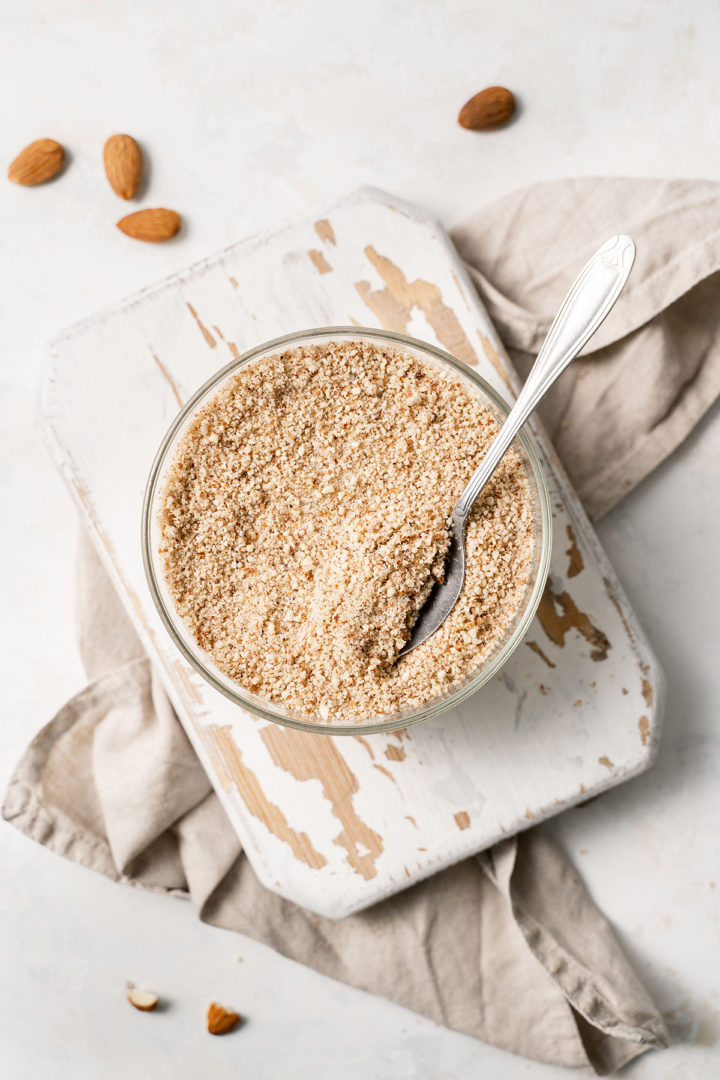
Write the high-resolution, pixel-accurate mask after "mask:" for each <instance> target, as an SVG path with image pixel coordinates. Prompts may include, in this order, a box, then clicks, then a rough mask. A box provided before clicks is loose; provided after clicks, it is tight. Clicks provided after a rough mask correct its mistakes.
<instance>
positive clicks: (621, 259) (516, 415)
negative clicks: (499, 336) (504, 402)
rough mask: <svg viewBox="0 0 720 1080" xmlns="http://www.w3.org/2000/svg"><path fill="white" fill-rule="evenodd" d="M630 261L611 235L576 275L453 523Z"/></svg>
mask: <svg viewBox="0 0 720 1080" xmlns="http://www.w3.org/2000/svg"><path fill="white" fill-rule="evenodd" d="M634 260H635V245H634V244H633V242H632V240H631V239H630V237H629V236H622V235H621V236H614V237H613V238H612V239H611V240H608V241H607V243H605V244H603V246H602V247H601V248H600V249H599V250H598V251H596V252H595V254H594V255H593V256H592V258H591V259H590V260H589V262H587V263H586V264H585V266H584V267H583V269H582V270H581V271H580V273H579V275H578V277H577V278H576V279H575V281H574V283H573V285H572V288H571V289H570V292H569V293H568V294H567V296H566V297H565V300H564V301H563V305H562V307H561V308H560V310H559V312H558V313H557V315H556V316H555V319H554V321H553V324H552V326H551V327H550V330H549V332H548V335H547V337H546V338H545V341H544V342H543V346H542V348H541V350H540V352H539V353H538V357H537V359H536V361H535V363H534V364H533V366H532V370H531V372H530V374H529V375H528V377H527V379H526V380H525V385H524V386H523V388H522V390H521V391H520V393H519V395H518V398H517V401H516V402H515V404H514V405H513V407H512V409H511V411H510V413H509V414H508V417H507V419H506V420H505V423H504V424H503V426H502V427H501V428H500V431H499V432H498V434H497V435H496V437H495V440H494V442H493V443H492V445H491V447H490V449H489V450H488V452H487V454H486V455H485V457H484V458H483V459H482V461H481V462H480V465H479V466H478V468H477V469H476V470H475V472H474V473H473V475H472V477H471V478H470V482H469V483H468V485H467V487H466V488H465V490H464V491H463V493H462V495H461V496H460V498H459V500H458V502H457V505H456V506H455V509H454V510H453V518H454V520H455V522H456V523H457V524H459V525H460V524H464V523H465V521H466V520H467V517H468V514H469V513H470V511H471V510H472V507H473V503H474V502H475V500H476V499H477V497H478V495H479V494H480V492H481V491H482V489H483V488H484V487H485V485H486V484H487V482H488V480H489V479H490V477H491V476H492V474H493V473H494V472H495V469H496V468H497V467H498V465H499V464H500V462H501V461H502V459H503V457H504V456H505V454H506V453H507V450H508V448H509V447H510V444H511V443H512V441H513V439H514V438H515V436H516V435H517V433H518V431H519V430H520V428H521V427H522V426H523V424H524V423H525V421H526V420H527V418H528V417H529V416H530V413H532V412H533V410H534V409H535V408H536V407H537V405H538V404H539V403H540V401H541V400H542V398H543V397H544V396H545V394H546V393H547V392H548V390H549V389H550V387H551V386H552V385H553V383H554V382H555V380H556V379H557V378H558V376H559V375H561V374H562V372H563V371H564V370H565V368H566V367H567V366H568V364H569V363H570V361H571V360H573V359H574V358H575V357H576V356H577V354H578V353H579V352H580V350H581V349H582V347H583V345H585V344H586V343H587V342H588V341H589V340H590V338H591V337H592V335H593V334H594V333H595V331H596V330H597V328H598V327H599V326H600V323H601V322H602V321H603V319H604V318H605V316H606V315H607V314H608V312H609V311H610V309H611V308H612V306H613V304H614V303H615V301H616V300H617V298H618V297H619V295H620V293H621V292H622V290H623V286H624V285H625V282H626V281H627V279H628V275H629V273H630V271H631V269H632V265H633V262H634Z"/></svg>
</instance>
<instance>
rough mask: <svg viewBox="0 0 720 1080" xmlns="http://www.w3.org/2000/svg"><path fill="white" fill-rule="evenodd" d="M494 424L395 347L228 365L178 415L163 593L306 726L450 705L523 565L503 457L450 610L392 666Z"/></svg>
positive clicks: (519, 473)
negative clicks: (434, 701) (438, 702)
mask: <svg viewBox="0 0 720 1080" xmlns="http://www.w3.org/2000/svg"><path fill="white" fill-rule="evenodd" d="M497 426H498V425H497V420H496V417H495V414H494V412H492V411H491V410H490V409H489V408H488V407H487V406H486V405H485V404H484V403H483V401H482V400H480V399H479V398H478V397H476V396H474V395H473V394H472V393H471V392H470V391H469V390H468V389H467V384H466V383H465V382H464V381H462V380H461V379H460V378H459V377H454V376H452V375H451V374H445V373H444V372H441V371H439V370H438V369H437V368H435V367H434V366H433V365H431V364H430V363H429V362H425V361H422V360H420V359H417V358H416V357H414V356H412V355H410V354H409V353H405V352H402V351H400V350H398V349H397V348H394V347H389V346H388V347H385V346H381V345H377V344H371V343H367V342H361V341H341V342H330V343H325V344H322V345H307V346H302V347H297V348H291V349H288V350H286V351H285V352H283V353H280V354H276V355H273V356H266V357H264V358H262V359H260V360H257V361H254V362H253V363H251V364H248V365H247V366H245V367H243V368H241V369H240V371H239V372H238V373H237V374H236V375H234V376H232V377H231V378H230V379H229V380H227V381H226V382H225V383H224V384H223V386H222V388H221V389H220V390H219V391H218V392H217V393H216V394H215V396H214V397H213V398H212V399H211V400H210V401H208V402H207V403H206V404H205V405H203V406H202V407H201V408H200V409H199V411H198V412H197V413H196V415H195V416H194V418H193V419H192V422H191V424H190V426H189V428H188V429H187V430H186V432H185V434H184V435H183V436H182V438H181V440H180V442H179V445H178V447H177V449H176V452H175V455H174V459H173V462H172V464H171V466H170V468H169V471H168V473H167V475H166V478H165V480H164V485H163V489H162V491H161V495H160V501H159V507H160V511H159V515H160V517H159V525H160V536H161V545H160V554H161V558H162V562H163V566H164V572H165V577H166V581H167V584H168V587H169V590H170V593H171V596H172V599H173V602H174V604H175V606H176V608H177V611H178V612H179V614H180V615H181V616H182V618H183V620H184V621H185V624H186V625H187V627H188V629H189V631H190V633H191V634H192V635H193V637H194V639H195V640H196V642H197V643H198V644H199V645H200V646H201V648H202V649H203V650H204V651H205V652H206V653H207V655H208V656H209V658H210V659H211V660H212V662H213V663H214V664H215V665H216V666H217V668H219V669H220V670H221V671H222V672H224V673H225V674H226V675H228V676H229V677H230V678H231V679H232V680H234V681H236V682H237V683H238V684H239V685H240V686H241V687H243V688H245V689H246V690H250V691H251V692H252V693H254V694H257V695H259V696H260V697H262V698H265V699H266V700H268V701H270V702H273V703H275V704H276V705H278V706H281V707H283V708H284V709H288V710H291V711H293V712H295V713H296V714H301V715H302V716H303V717H304V718H306V719H311V720H315V721H316V722H325V723H327V722H333V721H337V722H347V721H353V720H357V721H360V720H367V719H370V718H374V717H387V716H388V715H389V714H392V713H396V712H399V711H401V710H405V709H409V708H417V707H418V706H420V705H422V704H423V703H424V702H426V701H428V700H429V699H430V698H434V697H436V696H438V695H444V694H446V693H447V692H448V691H449V690H450V689H452V688H454V687H455V686H456V685H457V684H458V683H460V682H462V681H463V680H464V679H466V678H467V676H469V675H470V674H471V673H472V672H473V671H474V669H476V668H477V667H478V666H479V665H480V664H481V663H482V662H483V661H484V660H486V659H487V657H488V656H489V654H491V653H492V652H493V650H494V649H495V648H496V647H497V645H498V643H499V642H500V641H501V639H503V638H504V637H505V635H506V632H507V631H508V629H509V628H510V626H511V625H512V624H513V622H514V620H515V618H516V617H517V615H518V613H519V610H520V608H521V606H522V605H523V600H524V599H525V594H526V588H527V583H528V575H529V573H530V571H531V567H532V562H533V545H534V541H533V529H534V519H533V508H532V501H531V495H530V490H529V485H528V481H527V477H526V474H525V470H524V467H523V465H522V463H521V460H520V457H519V455H518V454H517V452H516V451H515V450H510V451H509V452H508V454H507V455H506V456H505V458H504V460H503V462H502V463H501V465H500V466H499V468H498V469H497V471H496V472H495V475H494V476H493V478H492V480H491V481H490V483H489V484H488V486H487V487H486V488H485V490H484V492H483V493H482V495H481V497H480V499H479V500H478V501H477V503H476V504H475V507H474V508H473V511H472V514H471V516H470V520H469V522H468V526H467V576H466V581H465V586H464V589H463V592H462V594H461V596H460V599H459V600H458V602H457V604H456V605H455V608H454V609H453V611H452V613H451V615H450V616H449V618H448V619H447V621H446V622H445V623H444V624H443V626H441V627H440V628H439V629H438V630H437V631H436V633H435V634H434V635H433V636H432V637H431V638H430V639H429V640H428V641H426V642H425V643H424V644H423V645H420V646H418V648H416V649H415V650H413V651H412V652H411V653H409V654H408V655H407V656H405V657H402V658H401V659H399V660H398V659H397V656H398V653H399V651H400V650H401V649H402V647H403V645H404V644H405V642H406V641H407V640H408V638H409V636H410V630H411V627H412V625H413V623H414V621H415V619H416V618H417V614H418V612H419V610H420V607H421V606H422V604H423V602H424V600H425V599H426V597H427V595H428V594H429V592H430V589H431V588H432V585H433V583H434V582H435V581H436V580H438V579H441V578H442V573H443V565H444V557H445V554H446V551H447V547H448V542H449V534H448V529H447V522H448V518H449V515H450V512H451V510H452V508H453V506H454V505H455V503H456V502H457V499H458V498H459V496H460V494H461V492H462V490H463V488H464V487H465V485H466V483H467V481H468V480H469V478H470V476H471V474H472V472H473V470H474V469H475V468H476V466H477V465H478V464H479V462H480V460H481V458H482V457H483V455H484V454H485V452H486V450H487V448H488V447H489V445H490V442H491V441H492V439H493V437H494V436H495V434H496V432H497Z"/></svg>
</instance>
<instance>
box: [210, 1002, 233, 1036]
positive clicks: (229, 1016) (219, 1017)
mask: <svg viewBox="0 0 720 1080" xmlns="http://www.w3.org/2000/svg"><path fill="white" fill-rule="evenodd" d="M239 1023H240V1014H239V1013H236V1012H233V1011H232V1009H225V1008H223V1006H222V1005H218V1003H217V1002H216V1001H213V1002H212V1003H211V1005H210V1006H209V1008H208V1013H207V1029H208V1031H209V1032H210V1034H211V1035H227V1033H228V1031H232V1029H233V1028H234V1027H236V1026H237V1025H238V1024H239Z"/></svg>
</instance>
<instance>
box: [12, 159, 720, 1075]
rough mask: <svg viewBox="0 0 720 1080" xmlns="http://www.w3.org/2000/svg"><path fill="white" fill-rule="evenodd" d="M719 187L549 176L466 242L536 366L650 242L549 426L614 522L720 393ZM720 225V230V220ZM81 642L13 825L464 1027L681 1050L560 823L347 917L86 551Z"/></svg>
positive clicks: (616, 1058)
mask: <svg viewBox="0 0 720 1080" xmlns="http://www.w3.org/2000/svg"><path fill="white" fill-rule="evenodd" d="M718 198H720V192H718V188H717V185H712V184H704V183H685V182H683V183H667V182H654V181H634V180H598V181H592V180H582V181H563V182H557V183H554V184H541V185H538V186H537V187H534V188H531V189H529V190H527V191H521V192H518V193H516V194H514V195H511V196H509V197H507V198H506V199H504V200H502V201H501V202H500V203H498V204H496V205H494V206H491V207H490V208H488V209H487V210H485V211H483V212H482V213H480V214H479V215H476V217H475V218H473V219H472V220H471V221H470V222H469V223H468V224H466V225H465V226H463V227H461V228H459V229H457V230H456V232H455V234H454V238H455V240H456V243H457V244H458V246H459V248H460V250H461V252H462V254H463V256H464V258H465V259H466V261H467V263H468V265H469V267H470V269H471V273H472V274H473V276H474V277H475V280H476V282H477V284H478V288H479V289H480V292H481V295H482V297H483V299H484V300H485V302H486V304H487V305H488V307H489V308H490V310H491V313H492V315H493V317H494V319H495V320H496V323H497V325H498V328H499V330H500V333H501V335H502V336H503V338H504V340H505V341H506V343H507V345H508V346H509V348H510V349H511V350H512V355H513V357H514V358H515V359H516V360H517V362H518V363H519V366H520V367H521V368H522V367H523V366H524V365H525V364H526V362H527V357H528V355H530V354H532V352H533V350H534V349H536V348H537V347H538V346H539V344H540V341H541V338H542V336H543V333H544V330H545V329H546V328H547V326H548V325H549V321H550V319H551V318H552V315H553V313H554V311H555V310H556V308H557V307H558V305H559V302H560V300H561V298H562V295H561V294H562V293H563V291H564V290H565V289H566V287H567V284H568V282H569V281H570V280H571V279H572V277H573V276H574V274H575V272H576V271H577V268H578V266H579V265H580V264H581V262H582V259H583V256H584V255H585V254H588V255H589V254H590V253H591V251H592V250H593V249H594V248H595V247H597V246H598V245H599V243H600V242H602V241H604V240H605V239H607V237H608V236H609V235H611V234H612V233H614V232H618V231H621V230H623V231H626V232H629V233H630V234H631V235H632V236H633V238H634V239H635V241H636V243H637V246H638V252H639V254H638V264H637V267H636V269H635V271H634V273H633V277H632V278H631V285H630V287H629V293H628V295H627V297H624V298H623V301H621V305H622V306H620V305H619V306H618V308H617V309H616V312H614V313H613V316H611V319H610V320H608V323H607V324H606V325H605V327H604V328H603V330H602V331H601V334H602V335H603V336H602V337H600V338H598V339H597V340H596V342H595V344H596V345H598V344H599V345H600V346H601V347H600V348H599V349H597V350H596V351H595V352H593V353H590V354H589V355H588V357H587V359H581V360H580V361H577V362H576V363H575V364H574V365H573V366H572V367H571V368H570V369H569V371H568V372H566V374H565V375H564V376H563V379H562V381H561V383H560V384H559V385H558V387H557V388H556V391H555V396H554V400H552V401H551V402H550V403H549V406H548V412H547V421H548V424H549V428H550V431H551V434H552V435H553V437H554V439H555V442H556V445H557V447H558V449H559V450H560V453H561V455H562V456H563V459H564V461H565V463H566V465H567V467H568V469H569V471H570V473H571V475H572V476H573V478H574V479H575V482H576V484H577V485H578V487H579V489H580V491H581V494H582V495H583V498H584V499H585V501H586V504H587V505H588V506H589V508H590V509H591V511H592V512H593V513H594V514H595V515H596V516H598V515H599V514H601V513H602V512H603V510H605V509H607V508H608V507H610V506H611V505H613V504H614V503H615V502H616V501H617V500H618V499H619V498H620V497H621V496H622V495H623V494H624V492H625V491H626V490H628V489H629V488H630V487H631V486H633V484H635V483H637V482H638V481H639V480H640V479H642V477H643V476H644V475H646V474H647V472H648V471H649V470H650V469H652V468H653V467H654V465H656V464H657V463H658V462H659V461H660V460H661V459H662V457H663V456H664V455H665V454H667V453H669V452H670V451H671V450H672V449H673V448H674V447H675V446H676V445H677V444H678V442H679V441H680V440H681V439H682V438H683V437H684V435H685V434H687V432H688V431H689V430H690V429H691V427H692V426H693V424H694V423H695V422H696V421H697V419H698V418H699V417H700V416H701V415H702V413H703V412H704V411H705V410H706V409H707V408H708V407H709V406H710V404H711V403H712V401H713V400H714V399H715V397H716V396H717V394H718V392H719V391H720V305H718V304H717V303H716V302H715V298H716V297H717V291H718V285H719V282H718V270H719V269H720V231H719V229H718V224H717V223H718V221H720V218H718V217H714V216H713V214H712V209H713V208H714V205H715V203H716V202H717V200H718ZM713 224H714V227H715V231H714V232H712V231H711V230H712V227H713ZM78 629H79V637H80V647H81V652H82V656H83V660H84V663H85V666H86V669H87V673H88V677H89V679H90V680H91V682H90V685H89V686H88V687H87V688H86V689H85V690H83V691H82V692H81V693H80V694H78V695H77V696H76V697H74V698H73V699H72V700H71V701H70V702H68V704H67V705H65V706H64V708H63V709H61V711H60V712H59V713H58V714H57V716H56V717H55V718H54V719H53V720H52V721H51V722H50V724H48V725H47V727H45V728H44V729H43V730H42V731H41V732H40V733H39V735H38V736H37V737H36V738H35V739H34V740H33V742H32V744H31V745H30V747H29V749H28V750H27V752H26V753H25V755H24V757H23V759H22V760H21V762H20V764H19V766H18V768H17V770H16V772H15V775H14V777H13V779H12V781H11V784H10V787H9V789H8V792H7V795H6V799H5V804H4V808H3V814H4V816H5V818H6V820H8V821H11V822H12V823H13V824H14V825H16V826H17V827H18V828H19V829H21V830H22V831H23V832H25V833H26V834H27V835H28V836H31V837H32V838H33V839H35V840H38V841H39V842H40V843H42V844H45V845H46V846H47V847H49V848H51V849H52V850H53V851H57V852H59V853H60V854H62V855H65V856H67V857H69V858H72V859H75V860H76V861H77V862H80V863H82V864H83V865H85V866H89V867H92V868H94V869H96V870H99V871H101V872H102V873H104V874H106V875H107V876H108V877H111V878H112V879H113V880H115V881H122V882H125V883H127V884H132V885H135V886H138V887H141V888H147V889H153V890H156V891H161V892H168V893H173V894H177V895H189V897H190V898H191V900H192V902H193V903H194V905H195V907H196V909H197V911H198V914H199V916H200V918H202V919H204V920H206V921H207V922H210V923H214V924H215V925H218V926H223V927H226V928H228V929H232V930H236V931H240V932H241V933H244V934H247V935H249V936H251V937H253V938H256V939H258V940H260V941H262V942H265V943H266V944H268V945H270V946H272V947H273V948H275V949H277V950H278V951H279V952H281V953H283V954H285V955H286V956H290V957H292V958H294V959H295V960H299V961H300V962H301V963H305V964H308V965H309V966H311V967H313V968H315V969H317V970H318V971H321V972H323V973H324V974H326V975H330V976H332V977H334V978H336V979H341V980H342V981H344V982H347V983H349V984H351V985H353V986H356V987H360V988H362V989H365V990H370V991H372V992H374V993H378V994H383V995H384V996H385V997H387V998H389V999H391V1000H393V1001H396V1002H398V1003H400V1004H402V1005H405V1006H407V1007H409V1008H411V1009H414V1010H416V1011H417V1012H419V1013H422V1014H423V1015H425V1016H428V1017H430V1018H432V1019H433V1020H435V1021H437V1022H439V1023H442V1024H445V1025H447V1026H448V1027H451V1028H454V1029H456V1030H458V1031H463V1032H467V1033H469V1034H471V1035H475V1036H477V1037H478V1038H481V1039H484V1040H485V1041H487V1042H489V1043H492V1044H494V1045H496V1046H499V1047H502V1048H504V1049H506V1050H511V1051H514V1052H515V1053H517V1054H522V1055H525V1056H527V1057H530V1058H535V1059H537V1060H540V1061H547V1062H554V1063H556V1064H565V1065H582V1064H588V1063H590V1064H591V1065H592V1066H593V1067H594V1068H595V1070H596V1071H597V1072H598V1073H600V1074H603V1075H604V1074H607V1073H610V1072H613V1071H614V1070H616V1069H618V1068H620V1067H621V1066H622V1065H624V1064H625V1063H626V1062H628V1061H630V1060H631V1059H632V1058H634V1057H636V1056H637V1055H638V1054H640V1053H642V1052H643V1051H645V1050H647V1049H649V1048H652V1047H662V1046H665V1045H667V1042H668V1036H667V1031H666V1029H665V1025H664V1023H663V1021H662V1018H661V1017H660V1015H659V1013H658V1011H657V1010H656V1008H655V1007H654V1005H653V1003H652V1002H651V1000H650V999H649V997H648V995H647V994H646V992H645V990H644V989H643V987H642V986H641V984H640V983H639V981H638V979H637V977H636V976H635V975H634V973H633V971H632V969H631V968H630V965H629V964H628V961H627V960H626V958H625V956H624V954H623V952H622V950H621V949H620V946H619V945H618V943H617V941H616V940H615V938H614V936H613V933H612V931H611V929H610V927H609V925H608V923H607V921H606V920H605V919H604V917H603V916H602V915H601V914H600V912H599V911H598V910H597V909H596V908H595V907H594V905H593V904H592V901H591V900H590V898H589V896H588V894H587V892H586V890H585V888H584V886H583V884H582V883H581V881H580V880H579V878H578V877H577V875H576V874H575V873H574V871H573V869H572V867H571V866H570V864H569V863H568V861H567V859H566V857H565V856H564V855H563V854H562V853H561V852H560V851H559V850H558V849H557V848H556V847H554V846H553V845H552V844H551V842H550V840H549V839H548V836H547V834H546V833H545V832H544V831H543V829H542V827H537V828H534V829H531V830H528V831H527V832H525V833H522V834H521V835H519V836H517V837H514V838H512V839H508V840H506V841H503V842H502V843H500V844H497V845H496V846H495V847H493V848H492V849H490V850H489V851H486V852H484V853H483V854H481V855H479V856H477V857H476V858H473V859H467V860H465V861H464V862H462V863H460V864H458V865H457V866H454V867H451V868H449V869H447V870H444V871H442V872H441V873H439V874H437V875H436V876H435V877H432V878H429V879H428V880H426V881H423V882H421V883H419V884H417V885H415V886H413V887H412V888H410V889H408V890H406V891H405V892H403V893H400V894H399V895H397V896H395V897H392V898H391V899H389V900H385V901H383V902H382V903H380V904H377V905H375V906H374V907H372V908H370V909H368V910H366V911H364V912H361V913H359V914H357V915H353V916H350V917H349V918H347V919H344V920H342V921H339V922H332V921H330V920H327V919H323V918H320V917H318V916H315V915H313V914H311V913H310V912H308V911H305V910H304V909H302V908H300V907H298V906H297V905H295V904H292V903H290V902H289V901H287V900H283V899H281V898H280V897H278V896H276V895H275V894H274V893H271V892H269V891H267V890H266V889H265V888H264V887H263V886H262V885H261V884H260V883H259V882H258V880H257V878H256V876H255V874H254V872H253V870H252V867H251V866H250V863H249V862H248V860H247V858H246V856H245V855H244V853H243V851H242V849H241V846H240V843H239V841H238V839H237V837H236V835H235V833H234V831H233V829H232V828H231V826H230V824H229V822H228V820H227V818H226V817H225V814H224V811H223V809H222V807H221V805H220V803H219V801H218V799H217V797H216V795H215V794H214V792H213V791H212V789H211V786H210V783H209V781H208V780H207V777H206V776H205V774H204V772H203V770H202V769H201V767H200V765H199V763H198V761H197V759H196V757H195V754H194V752H193V750H192V748H191V746H190V744H189V742H188V740H187V738H186V736H185V734H184V732H183V730H182V728H181V726H180V724H179V723H178V721H177V719H176V717H175V715H174V713H173V710H172V708H171V706H170V704H169V702H168V699H167V697H166V695H165V693H164V690H163V689H162V687H161V685H160V682H159V680H158V678H157V676H156V674H155V672H154V671H153V669H152V668H151V666H150V663H149V661H148V660H147V658H146V657H145V656H144V655H143V651H142V647H141V645H140V642H139V640H138V638H137V637H136V635H135V633H134V630H133V628H132V626H131V624H130V622H129V620H128V618H127V616H126V615H125V613H124V611H123V609H122V607H121V605H120V602H119V600H118V598H117V596H116V595H115V593H114V591H113V589H112V586H111V584H110V582H109V580H108V578H107V576H106V575H105V573H104V571H103V570H102V568H101V566H100V563H99V562H98V559H97V556H96V555H95V553H94V551H93V550H92V548H91V546H90V544H89V542H88V541H87V540H86V539H85V538H84V537H83V538H82V540H81V546H80V558H79V574H78Z"/></svg>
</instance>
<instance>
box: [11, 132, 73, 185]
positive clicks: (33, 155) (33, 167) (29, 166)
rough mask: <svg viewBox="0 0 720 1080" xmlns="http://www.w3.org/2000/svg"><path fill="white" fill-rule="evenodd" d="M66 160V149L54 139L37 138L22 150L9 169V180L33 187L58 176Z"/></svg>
mask: <svg viewBox="0 0 720 1080" xmlns="http://www.w3.org/2000/svg"><path fill="white" fill-rule="evenodd" d="M64 160H65V151H64V150H63V148H62V146H61V145H60V143H59V142H55V140H54V139H36V140H35V142H31V143H30V145H29V146H26V147H25V149H24V150H21V151H20V153H19V154H18V156H17V157H16V158H15V160H14V161H13V163H12V165H11V166H10V168H9V169H8V180H12V182H13V183H14V184H22V185H23V186H24V187H31V186H32V185H33V184H44V183H45V181H46V180H52V178H53V176H57V174H58V173H59V172H60V170H61V169H62V166H63V161H64Z"/></svg>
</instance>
